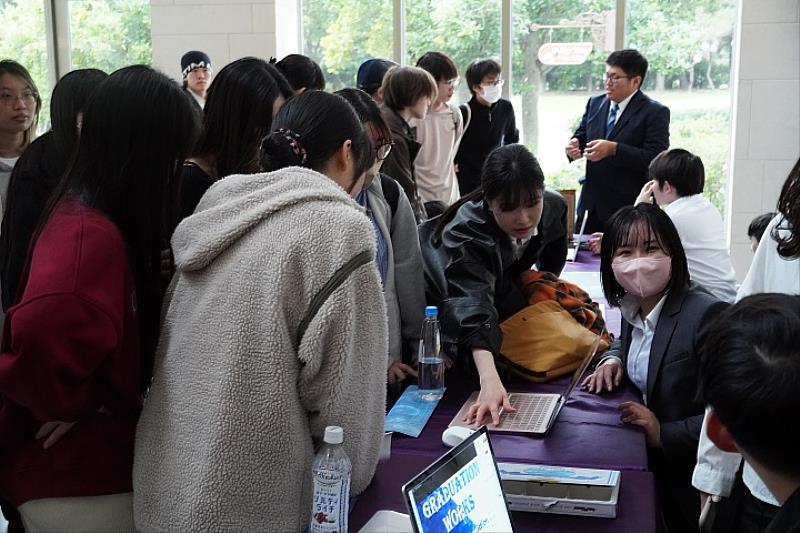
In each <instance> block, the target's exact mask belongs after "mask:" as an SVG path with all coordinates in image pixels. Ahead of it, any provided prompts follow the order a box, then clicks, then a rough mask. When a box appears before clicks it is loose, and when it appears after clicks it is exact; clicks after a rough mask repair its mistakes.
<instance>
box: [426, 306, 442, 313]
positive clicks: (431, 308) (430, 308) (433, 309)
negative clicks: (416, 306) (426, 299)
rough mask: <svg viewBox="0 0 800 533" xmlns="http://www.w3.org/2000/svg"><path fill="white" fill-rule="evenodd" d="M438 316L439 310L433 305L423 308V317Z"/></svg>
mask: <svg viewBox="0 0 800 533" xmlns="http://www.w3.org/2000/svg"><path fill="white" fill-rule="evenodd" d="M438 314H439V308H438V307H436V306H435V305H429V306H427V307H426V308H425V316H437V315H438Z"/></svg>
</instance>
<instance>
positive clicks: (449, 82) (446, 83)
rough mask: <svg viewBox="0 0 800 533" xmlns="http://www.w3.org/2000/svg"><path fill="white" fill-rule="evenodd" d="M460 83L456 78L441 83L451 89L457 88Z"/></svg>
mask: <svg viewBox="0 0 800 533" xmlns="http://www.w3.org/2000/svg"><path fill="white" fill-rule="evenodd" d="M459 81H461V80H460V79H459V78H458V77H455V78H453V79H452V80H447V81H443V82H442V83H443V84H444V85H449V86H451V87H458V82H459Z"/></svg>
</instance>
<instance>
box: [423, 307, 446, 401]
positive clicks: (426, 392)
mask: <svg viewBox="0 0 800 533" xmlns="http://www.w3.org/2000/svg"><path fill="white" fill-rule="evenodd" d="M438 315H439V310H438V309H437V308H436V307H435V306H433V305H429V306H428V307H426V308H425V321H424V322H423V323H422V338H421V339H420V341H419V355H418V359H417V360H418V362H419V367H418V368H417V372H418V375H419V377H418V378H417V385H418V387H419V394H420V396H421V397H422V398H423V399H425V400H438V399H439V398H441V397H442V394H444V360H443V359H442V352H441V343H440V340H439V316H438Z"/></svg>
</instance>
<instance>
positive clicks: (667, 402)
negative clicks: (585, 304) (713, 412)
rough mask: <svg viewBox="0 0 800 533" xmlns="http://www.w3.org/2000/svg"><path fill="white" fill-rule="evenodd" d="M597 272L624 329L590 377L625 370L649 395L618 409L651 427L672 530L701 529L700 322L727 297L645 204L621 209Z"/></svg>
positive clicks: (601, 380)
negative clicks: (709, 286)
mask: <svg viewBox="0 0 800 533" xmlns="http://www.w3.org/2000/svg"><path fill="white" fill-rule="evenodd" d="M600 274H601V278H602V282H603V292H604V294H605V297H606V299H607V300H608V302H609V304H611V305H612V306H615V307H620V308H621V311H622V316H623V317H624V318H625V321H624V322H623V326H622V334H621V336H620V338H619V339H617V340H616V341H615V342H614V344H613V345H612V347H611V349H609V350H608V351H607V352H606V353H605V354H604V356H603V358H602V359H601V360H600V362H599V363H598V365H597V368H596V369H595V371H594V373H592V374H591V375H590V376H589V377H587V378H586V379H585V380H584V382H583V386H584V387H585V388H587V389H588V390H589V391H591V392H596V393H600V392H603V391H611V390H612V389H614V388H616V387H618V386H619V385H620V383H621V382H622V377H623V375H627V376H628V377H629V378H630V380H631V381H632V382H633V384H634V385H636V386H637V387H638V388H639V390H640V391H641V392H642V396H643V402H642V403H637V402H625V403H623V404H620V406H619V411H620V416H621V419H622V421H623V422H624V423H626V424H632V425H635V426H639V427H641V428H643V429H644V431H645V436H646V440H647V447H648V455H649V462H650V468H651V470H652V471H653V472H654V474H655V477H656V485H657V487H658V494H659V504H660V507H661V510H662V513H663V518H664V521H665V522H666V526H667V531H670V532H673V531H674V532H687V531H697V527H698V526H697V523H698V518H699V515H700V507H699V505H698V501H697V494H696V492H695V491H694V490H693V488H692V486H691V474H692V468H693V467H694V458H695V454H696V451H697V442H698V439H699V437H700V426H701V424H702V421H703V412H704V409H703V405H702V403H701V402H699V401H698V399H697V398H696V394H695V389H696V385H697V373H698V364H699V360H698V352H699V347H700V346H701V344H702V327H703V326H704V325H705V324H706V323H707V322H708V321H709V320H711V319H712V318H713V317H715V316H716V315H717V314H718V313H719V312H721V311H722V310H723V309H724V308H725V307H726V306H727V304H726V303H724V302H721V301H719V300H718V299H717V298H715V297H714V296H712V295H711V294H710V293H709V292H707V291H706V290H705V289H703V288H702V287H700V286H699V285H696V284H694V283H690V281H689V269H688V266H687V261H686V254H685V253H684V250H683V246H682V244H681V239H680V237H679V236H678V231H677V229H675V225H674V224H673V223H672V221H671V220H670V218H669V216H667V214H666V213H664V212H663V211H661V210H660V209H658V208H656V207H654V206H652V205H649V204H639V205H637V206H635V207H634V206H628V207H624V208H622V209H620V210H619V211H617V213H616V214H615V215H614V216H613V217H611V219H609V223H608V229H607V231H606V234H605V235H604V236H603V243H602V249H601V264H600Z"/></svg>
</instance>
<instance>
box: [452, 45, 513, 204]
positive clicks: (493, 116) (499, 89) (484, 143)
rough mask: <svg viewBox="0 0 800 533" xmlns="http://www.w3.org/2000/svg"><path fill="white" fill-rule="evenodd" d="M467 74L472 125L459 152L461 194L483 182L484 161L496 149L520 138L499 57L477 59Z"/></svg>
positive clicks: (457, 168) (458, 168)
mask: <svg viewBox="0 0 800 533" xmlns="http://www.w3.org/2000/svg"><path fill="white" fill-rule="evenodd" d="M465 77H466V81H467V86H468V87H469V90H470V92H471V93H472V99H471V100H470V101H469V103H468V105H467V107H466V109H465V110H466V112H467V113H466V115H467V116H466V117H465V120H464V123H465V124H468V126H467V127H466V130H465V131H464V137H463V138H462V139H461V144H460V145H459V148H458V153H457V154H456V177H457V178H458V187H459V189H460V190H461V196H466V195H468V194H469V193H471V192H472V191H474V190H476V189H478V188H479V187H480V186H481V169H482V168H483V162H484V161H486V158H487V157H488V155H489V153H491V151H492V150H494V149H495V148H498V147H500V146H503V145H506V144H514V143H518V142H519V130H518V129H517V123H516V119H515V118H514V107H513V106H512V105H511V102H509V101H508V100H505V99H503V98H501V97H500V96H501V95H502V93H503V79H502V77H501V71H500V65H499V64H498V63H497V61H495V60H493V59H477V60H475V61H473V62H472V63H470V64H469V67H467V73H466V76H465ZM462 109H464V108H463V106H462Z"/></svg>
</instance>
